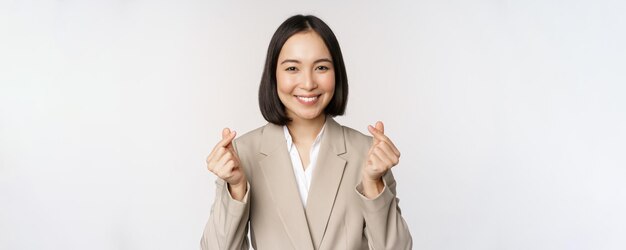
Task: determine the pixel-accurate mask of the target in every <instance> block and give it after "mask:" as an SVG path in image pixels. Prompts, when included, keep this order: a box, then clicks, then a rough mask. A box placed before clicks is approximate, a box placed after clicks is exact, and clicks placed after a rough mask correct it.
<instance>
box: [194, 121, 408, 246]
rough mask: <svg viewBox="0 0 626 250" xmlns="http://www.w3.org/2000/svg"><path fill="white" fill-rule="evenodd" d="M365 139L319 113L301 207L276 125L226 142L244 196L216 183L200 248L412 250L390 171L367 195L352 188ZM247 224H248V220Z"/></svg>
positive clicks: (367, 140)
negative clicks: (243, 182)
mask: <svg viewBox="0 0 626 250" xmlns="http://www.w3.org/2000/svg"><path fill="white" fill-rule="evenodd" d="M371 144H372V138H371V137H369V136H366V135H363V134H361V133H360V132H358V131H356V130H353V129H351V128H348V127H343V126H341V125H339V124H338V123H337V122H335V121H334V120H333V119H332V118H330V117H328V119H326V132H324V135H323V137H322V141H321V146H320V152H319V158H318V160H317V166H316V168H315V170H314V173H313V180H312V183H311V187H310V190H309V196H308V200H307V206H306V207H303V205H302V201H301V200H300V194H299V193H298V188H297V184H296V180H295V177H294V173H293V169H292V166H291V158H290V157H289V153H288V152H287V144H286V141H285V136H284V133H283V129H282V127H281V126H277V125H274V124H271V123H270V124H267V125H265V126H263V127H261V128H258V129H255V130H253V131H251V132H249V133H247V134H245V135H243V136H241V137H239V138H237V139H236V140H235V141H234V142H233V145H234V147H235V150H236V151H237V154H238V155H239V158H240V159H241V165H242V167H243V168H244V172H245V174H246V177H247V178H248V192H247V193H246V195H245V197H244V199H243V202H239V201H237V200H234V199H233V198H232V197H231V196H230V193H229V192H228V188H227V185H226V183H225V182H224V181H223V180H221V179H218V180H217V181H216V184H217V188H216V196H215V201H214V203H213V207H212V209H211V216H210V217H209V221H208V222H207V224H206V227H205V229H204V234H203V236H202V240H201V243H200V245H201V248H202V249H248V248H249V242H248V238H247V232H248V227H250V228H251V230H250V234H251V241H252V246H253V247H254V248H255V249H259V250H264V249H272V250H273V249H368V248H369V249H411V246H412V239H411V235H410V233H409V229H408V227H407V225H406V222H405V221H404V219H403V218H402V215H401V214H400V208H399V207H398V199H397V198H396V195H395V193H396V188H395V187H396V182H395V180H394V178H393V175H392V174H391V171H389V172H388V173H387V174H386V175H385V176H384V178H383V181H384V182H385V189H384V190H383V192H382V193H381V194H380V195H379V196H378V197H377V198H375V199H372V200H369V199H367V198H365V197H364V196H362V195H361V194H360V193H359V191H360V190H362V189H361V186H360V185H357V184H359V183H360V179H361V168H362V166H363V164H364V161H365V160H366V158H367V152H368V150H369V148H370V146H371ZM248 222H250V224H248Z"/></svg>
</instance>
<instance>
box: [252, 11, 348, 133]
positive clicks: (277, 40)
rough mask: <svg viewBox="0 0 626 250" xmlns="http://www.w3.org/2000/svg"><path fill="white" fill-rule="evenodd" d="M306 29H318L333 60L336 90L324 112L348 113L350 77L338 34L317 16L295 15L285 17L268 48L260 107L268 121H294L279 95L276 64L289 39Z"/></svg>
mask: <svg viewBox="0 0 626 250" xmlns="http://www.w3.org/2000/svg"><path fill="white" fill-rule="evenodd" d="M306 31H314V32H315V33H317V34H318V35H319V36H320V37H321V38H322V40H323V41H324V43H325V44H326V47H327V48H328V51H330V55H331V56H332V60H333V67H334V70H335V93H334V94H333V98H332V99H331V100H330V102H329V103H328V106H326V108H324V113H325V114H326V115H330V116H333V117H335V116H338V115H343V114H344V113H345V110H346V105H347V104H348V76H347V75H346V66H345V64H344V62H343V56H342V55H341V49H340V48H339V42H338V41H337V38H336V37H335V34H334V33H333V31H332V30H331V29H330V27H328V25H327V24H326V23H324V21H322V20H321V19H319V18H317V17H315V16H311V15H308V16H303V15H295V16H292V17H290V18H288V19H287V20H285V21H284V22H283V23H282V24H281V25H280V26H279V27H278V29H277V30H276V32H275V33H274V36H272V40H271V41H270V45H269V47H268V48H267V57H266V59H265V67H264V68H263V76H262V77H261V84H260V85H259V108H260V109H261V114H263V117H264V118H265V120H267V121H268V122H271V123H274V124H277V125H286V124H287V123H289V122H291V119H290V118H289V117H287V112H286V111H285V105H283V103H282V102H281V101H280V99H279V98H278V92H277V86H276V84H277V82H276V66H277V63H278V56H279V54H280V51H281V49H282V48H283V45H285V42H286V41H287V39H289V38H290V37H291V36H293V35H295V34H297V33H300V32H306Z"/></svg>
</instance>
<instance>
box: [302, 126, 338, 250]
mask: <svg viewBox="0 0 626 250" xmlns="http://www.w3.org/2000/svg"><path fill="white" fill-rule="evenodd" d="M324 133H325V134H324V135H323V138H322V142H321V144H320V152H319V156H318V160H317V166H315V170H314V172H313V180H312V183H311V187H310V189H309V195H308V199H307V206H306V216H307V221H308V224H309V230H310V232H311V237H312V239H313V244H314V246H315V249H318V248H319V247H320V245H321V243H322V239H323V237H324V233H325V232H326V226H327V225H328V219H329V218H330V213H331V211H332V210H333V206H334V204H335V198H336V196H337V191H338V190H339V185H340V184H341V179H342V178H343V172H344V169H345V167H346V160H345V159H343V158H342V157H341V156H340V155H342V154H344V153H345V152H346V146H345V141H344V135H343V128H342V127H341V125H339V124H338V123H337V122H335V120H333V119H332V118H331V117H330V116H328V117H326V131H325V132H324Z"/></svg>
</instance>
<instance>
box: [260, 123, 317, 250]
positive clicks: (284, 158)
mask: <svg viewBox="0 0 626 250" xmlns="http://www.w3.org/2000/svg"><path fill="white" fill-rule="evenodd" d="M262 137H263V138H262V140H261V152H260V153H261V154H263V155H266V157H265V158H263V159H261V160H260V161H259V164H260V169H261V172H262V173H263V176H264V178H265V183H266V184H267V185H268V189H269V190H271V191H272V192H270V196H271V197H272V199H273V201H274V202H275V203H276V207H277V209H278V214H279V216H280V218H281V220H282V223H283V226H284V227H285V232H287V235H289V238H290V239H291V242H292V244H293V246H294V247H297V248H298V249H314V248H313V243H312V241H311V233H310V232H309V227H308V225H307V220H306V215H305V213H304V208H303V207H302V201H301V200H300V193H299V192H298V186H297V184H296V180H295V177H294V173H293V167H292V166H291V158H290V156H289V152H287V144H286V141H285V135H284V132H283V128H282V127H281V126H278V125H275V124H271V123H270V124H268V125H266V126H265V128H264V129H263V135H262Z"/></svg>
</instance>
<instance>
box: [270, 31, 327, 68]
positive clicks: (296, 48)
mask: <svg viewBox="0 0 626 250" xmlns="http://www.w3.org/2000/svg"><path fill="white" fill-rule="evenodd" d="M330 57H331V55H330V51H329V50H328V48H327V47H326V44H325V43H324V40H322V37H320V35H319V34H317V33H316V32H314V31H306V32H299V33H296V34H294V35H293V36H291V37H290V38H289V39H287V41H286V42H285V44H284V45H283V47H282V49H281V50H280V54H279V56H278V60H283V59H296V60H300V61H309V60H311V61H315V60H317V59H320V58H328V59H330Z"/></svg>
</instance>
